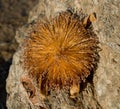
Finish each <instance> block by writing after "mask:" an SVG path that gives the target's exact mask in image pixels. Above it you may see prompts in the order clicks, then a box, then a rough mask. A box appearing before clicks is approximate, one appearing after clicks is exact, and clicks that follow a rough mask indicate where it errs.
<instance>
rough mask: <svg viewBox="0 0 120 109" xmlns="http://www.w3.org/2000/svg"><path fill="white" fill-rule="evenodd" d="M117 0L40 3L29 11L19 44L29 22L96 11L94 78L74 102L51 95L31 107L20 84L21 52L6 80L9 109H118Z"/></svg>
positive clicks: (63, 95) (63, 94) (119, 52)
mask: <svg viewBox="0 0 120 109" xmlns="http://www.w3.org/2000/svg"><path fill="white" fill-rule="evenodd" d="M119 5H120V3H119V0H114V1H112V0H107V1H106V0H102V1H99V0H84V1H83V0H46V1H44V0H40V1H39V4H38V5H37V6H36V7H35V8H34V9H33V10H32V11H31V12H30V18H29V23H28V24H27V23H26V24H27V25H26V26H24V27H23V28H21V29H19V31H18V32H17V34H16V40H17V41H18V43H19V44H20V45H21V43H22V41H23V39H24V38H25V36H27V34H28V33H29V31H30V25H31V24H32V23H31V22H32V21H34V20H35V19H36V18H38V17H41V18H42V19H44V18H45V17H47V18H49V16H52V17H53V16H55V14H56V13H58V12H60V11H64V10H66V9H68V8H73V9H74V10H75V11H77V12H79V11H80V10H81V8H82V10H83V12H84V13H87V14H91V13H93V12H96V14H97V21H96V23H94V28H95V31H96V33H97V34H98V36H99V40H100V47H101V51H100V53H99V54H100V62H99V64H98V68H97V71H96V73H95V74H94V75H93V79H92V78H91V77H90V78H89V79H88V81H89V82H86V83H84V84H83V85H82V90H81V91H80V93H79V95H78V96H77V97H76V98H75V99H71V98H70V97H69V94H68V92H65V91H60V92H59V91H56V92H54V91H53V92H51V93H50V95H49V96H48V97H45V98H44V97H42V96H40V98H39V104H37V106H34V105H33V104H32V102H31V101H30V99H29V97H28V95H27V93H26V91H25V89H24V88H23V86H22V84H21V83H20V77H21V75H22V74H24V73H25V72H24V70H23V69H22V66H21V63H22V52H23V51H22V49H21V48H20V47H19V49H18V51H17V52H16V53H15V54H14V57H13V62H12V65H11V67H10V71H9V76H8V79H7V92H8V100H7V107H8V109H31V108H32V109H39V108H40V107H44V108H46V109H119V108H120V34H119V32H120V31H119V30H120V27H119V25H120V23H119V19H120V16H119V14H120V9H118V8H119V7H120V6H119Z"/></svg>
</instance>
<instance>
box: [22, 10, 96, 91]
mask: <svg viewBox="0 0 120 109" xmlns="http://www.w3.org/2000/svg"><path fill="white" fill-rule="evenodd" d="M87 19H88V18H87ZM87 23H89V25H87ZM97 49H98V37H97V36H96V34H95V33H94V32H93V29H92V25H91V24H90V21H89V22H87V20H86V21H83V20H81V19H80V18H79V17H78V16H76V15H75V14H72V13H70V12H62V13H60V14H59V15H58V16H56V17H55V18H53V19H51V20H49V21H46V22H42V21H37V22H36V24H34V26H33V31H32V32H31V33H30V36H29V37H28V38H26V39H25V41H24V68H25V69H26V70H27V71H28V73H29V75H31V76H33V78H35V80H36V81H37V82H38V84H39V86H40V88H41V89H42V88H46V87H47V88H48V89H50V88H70V87H71V85H72V84H73V83H74V84H79V83H80V82H81V81H84V80H85V79H86V78H87V77H88V75H90V73H91V71H94V69H95V67H96V65H97V62H98V50H97Z"/></svg>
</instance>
